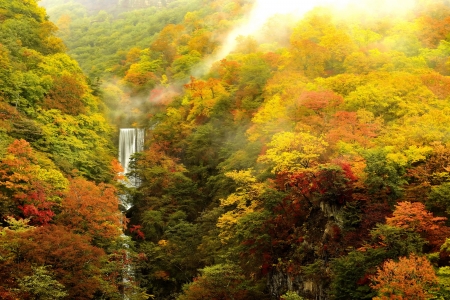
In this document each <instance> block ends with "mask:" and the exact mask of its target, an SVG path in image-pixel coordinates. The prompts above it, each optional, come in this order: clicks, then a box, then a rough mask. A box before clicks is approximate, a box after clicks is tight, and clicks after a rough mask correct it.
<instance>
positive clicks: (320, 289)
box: [267, 201, 344, 300]
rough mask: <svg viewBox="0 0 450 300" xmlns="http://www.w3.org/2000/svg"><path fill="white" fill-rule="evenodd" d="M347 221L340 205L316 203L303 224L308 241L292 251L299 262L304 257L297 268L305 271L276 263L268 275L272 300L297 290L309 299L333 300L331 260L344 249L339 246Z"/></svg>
mask: <svg viewBox="0 0 450 300" xmlns="http://www.w3.org/2000/svg"><path fill="white" fill-rule="evenodd" d="M343 223H344V220H343V215H342V207H341V206H340V205H337V204H330V203H327V202H324V201H322V202H320V203H317V204H313V205H312V207H311V209H310V213H309V215H308V217H307V221H306V222H304V223H303V226H302V231H303V232H304V233H305V240H304V241H303V243H302V244H301V245H300V246H296V247H295V248H297V249H296V250H294V249H292V250H291V253H289V254H288V255H292V256H295V257H296V261H298V258H299V257H300V258H301V260H302V261H301V263H300V266H297V268H296V269H297V270H298V269H300V270H301V271H300V272H298V271H297V272H295V271H294V272H292V271H291V270H292V269H289V267H287V266H285V265H284V264H279V265H277V266H275V267H274V268H273V269H272V270H271V272H270V273H269V274H268V276H267V285H268V288H269V291H270V295H271V297H272V299H279V297H280V296H282V295H283V294H285V293H286V291H295V292H297V293H298V294H299V295H301V296H303V297H304V298H305V299H314V300H328V299H331V298H330V295H329V284H330V276H331V271H330V267H329V262H330V259H331V258H332V257H336V256H338V255H339V253H341V251H342V250H343V249H340V247H339V244H340V243H339V241H338V239H339V237H338V236H337V235H340V232H341V230H342V228H343ZM299 248H301V250H302V254H301V255H300V256H299V254H298V253H294V252H298V249H299ZM298 267H299V268H298Z"/></svg>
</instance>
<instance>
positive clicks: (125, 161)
mask: <svg viewBox="0 0 450 300" xmlns="http://www.w3.org/2000/svg"><path fill="white" fill-rule="evenodd" d="M144 133H145V130H144V129H141V128H121V129H120V134H119V162H120V164H121V165H122V167H123V173H124V174H125V175H126V174H127V173H128V172H129V171H130V169H129V164H130V158H131V156H132V155H133V154H134V153H136V152H142V151H143V150H144ZM128 186H133V187H137V186H139V182H137V179H136V178H128Z"/></svg>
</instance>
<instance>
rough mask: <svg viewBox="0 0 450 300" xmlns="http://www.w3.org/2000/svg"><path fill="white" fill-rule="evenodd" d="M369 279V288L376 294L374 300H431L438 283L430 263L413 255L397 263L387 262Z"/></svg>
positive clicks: (400, 259)
mask: <svg viewBox="0 0 450 300" xmlns="http://www.w3.org/2000/svg"><path fill="white" fill-rule="evenodd" d="M371 279H372V280H373V283H372V284H371V287H372V288H373V289H375V290H376V291H377V292H378V296H377V297H375V298H374V299H376V300H383V299H398V300H401V299H408V300H409V299H411V300H422V299H423V300H425V299H431V298H433V295H432V291H433V290H434V289H435V288H436V286H437V283H438V279H437V277H436V274H435V273H434V269H433V266H432V265H431V263H430V262H429V261H428V260H427V259H426V258H425V257H421V256H416V255H415V254H411V255H410V256H409V257H400V258H399V260H398V261H394V260H391V259H389V260H387V261H386V262H384V263H383V266H382V267H381V268H377V274H376V275H374V276H373V277H371Z"/></svg>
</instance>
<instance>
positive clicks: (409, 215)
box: [386, 201, 450, 251]
mask: <svg viewBox="0 0 450 300" xmlns="http://www.w3.org/2000/svg"><path fill="white" fill-rule="evenodd" d="M446 220H447V218H444V217H435V216H433V214H432V213H431V212H428V211H427V210H426V209H425V205H424V204H423V203H420V202H413V203H411V202H407V201H405V202H399V203H398V204H397V205H396V206H395V210H394V212H393V216H392V217H390V218H386V224H388V225H390V226H396V227H400V228H404V229H406V230H410V231H414V232H417V233H419V234H420V235H421V236H422V237H423V238H425V239H426V240H428V242H429V243H430V246H431V247H432V248H433V250H434V251H439V248H440V246H441V245H442V244H443V243H444V241H445V238H446V237H448V236H449V234H450V228H449V227H447V226H445V225H444V222H445V221H446Z"/></svg>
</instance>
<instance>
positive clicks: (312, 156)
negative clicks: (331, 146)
mask: <svg viewBox="0 0 450 300" xmlns="http://www.w3.org/2000/svg"><path fill="white" fill-rule="evenodd" d="M268 146H269V147H270V148H269V149H268V150H267V152H266V154H265V155H263V156H261V157H260V158H259V160H260V161H267V162H269V163H270V164H272V165H273V168H272V171H273V172H294V171H301V170H308V169H310V168H311V167H313V166H314V165H315V164H317V163H318V162H319V159H320V156H321V155H322V154H323V153H324V152H325V151H326V149H327V146H328V143H327V142H325V141H324V139H323V138H322V137H316V136H314V135H312V134H310V133H308V132H298V133H296V132H280V133H277V134H275V135H274V136H273V138H272V141H271V142H270V143H268Z"/></svg>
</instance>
